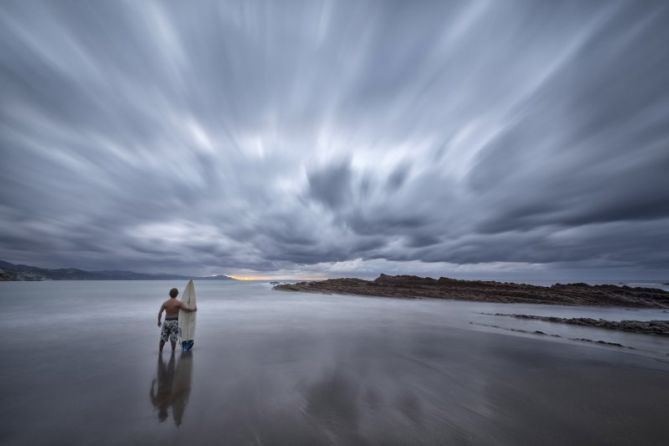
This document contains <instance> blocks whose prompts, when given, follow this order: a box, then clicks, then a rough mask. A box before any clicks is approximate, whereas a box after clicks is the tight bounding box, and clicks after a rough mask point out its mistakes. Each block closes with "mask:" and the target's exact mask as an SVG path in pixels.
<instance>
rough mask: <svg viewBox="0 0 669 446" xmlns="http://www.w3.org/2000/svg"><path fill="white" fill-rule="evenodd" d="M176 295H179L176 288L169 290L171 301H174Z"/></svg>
mask: <svg viewBox="0 0 669 446" xmlns="http://www.w3.org/2000/svg"><path fill="white" fill-rule="evenodd" d="M178 295H179V290H177V289H176V288H172V289H171V290H170V297H171V298H172V299H174V298H175V297H177V296H178Z"/></svg>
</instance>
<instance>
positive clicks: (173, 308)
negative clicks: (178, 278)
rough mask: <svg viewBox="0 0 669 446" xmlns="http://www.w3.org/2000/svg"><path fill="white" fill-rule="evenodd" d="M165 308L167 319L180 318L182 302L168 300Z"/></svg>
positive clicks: (164, 304)
mask: <svg viewBox="0 0 669 446" xmlns="http://www.w3.org/2000/svg"><path fill="white" fill-rule="evenodd" d="M163 308H164V309H165V318H166V319H173V318H176V317H179V309H180V308H181V301H179V300H177V299H172V298H170V299H167V300H166V301H165V302H163Z"/></svg>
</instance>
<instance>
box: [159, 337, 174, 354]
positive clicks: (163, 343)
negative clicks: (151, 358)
mask: <svg viewBox="0 0 669 446" xmlns="http://www.w3.org/2000/svg"><path fill="white" fill-rule="evenodd" d="M163 347H165V341H163V340H162V339H161V340H160V353H162V352H163ZM172 349H173V350H174V348H172Z"/></svg>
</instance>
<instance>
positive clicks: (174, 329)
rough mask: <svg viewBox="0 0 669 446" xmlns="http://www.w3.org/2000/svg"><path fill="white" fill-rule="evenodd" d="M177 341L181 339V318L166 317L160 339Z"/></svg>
mask: <svg viewBox="0 0 669 446" xmlns="http://www.w3.org/2000/svg"><path fill="white" fill-rule="evenodd" d="M168 339H169V340H170V342H177V339H179V320H178V319H165V322H163V329H162V330H160V340H161V341H163V342H167V340H168Z"/></svg>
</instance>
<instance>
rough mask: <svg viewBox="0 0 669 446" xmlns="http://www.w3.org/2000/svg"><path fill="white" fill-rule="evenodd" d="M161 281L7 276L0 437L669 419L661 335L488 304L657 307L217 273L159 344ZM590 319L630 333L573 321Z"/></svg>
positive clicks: (538, 428) (650, 438)
mask: <svg viewBox="0 0 669 446" xmlns="http://www.w3.org/2000/svg"><path fill="white" fill-rule="evenodd" d="M170 285H171V284H170V283H169V282H160V281H156V282H144V281H139V282H66V281H65V282H57V283H56V282H39V283H27V282H23V283H21V282H13V283H12V282H6V283H3V284H0V297H1V298H2V299H3V301H4V302H5V304H6V305H5V308H6V310H5V311H4V312H3V313H2V314H0V333H1V334H2V335H3V337H5V338H6V339H12V342H6V343H4V344H3V345H2V347H1V348H0V353H1V354H2V356H3V357H4V358H6V360H5V361H3V362H2V364H1V365H0V373H1V374H2V377H3V380H2V396H3V397H2V404H1V405H0V415H1V416H2V418H3V420H5V422H4V423H3V425H2V427H1V428H0V439H2V442H3V443H4V444H12V445H29V444H45V443H49V444H54V443H58V444H71V445H77V444H90V443H92V442H99V439H100V438H104V439H105V440H104V444H203V445H204V444H212V443H218V444H279V445H283V444H285V445H294V444H312V445H314V444H324V445H325V444H333V443H334V444H426V445H432V444H434V445H437V444H445V443H456V444H493V443H494V444H509V445H515V444H537V443H541V444H556V445H557V444H564V443H567V442H569V443H572V444H593V443H600V444H630V443H637V444H649V445H652V444H658V445H659V444H663V443H664V440H665V439H666V438H667V435H669V427H667V424H666V423H665V420H664V414H665V413H667V411H668V410H669V385H668V384H669V361H667V359H666V358H668V356H667V353H669V342H667V340H666V339H659V338H658V339H655V338H652V339H653V340H648V338H651V337H649V336H642V335H637V334H632V333H618V332H614V333H611V334H607V333H609V332H608V331H606V330H596V331H594V332H593V331H588V330H594V329H589V328H587V327H585V328H584V327H570V326H560V327H561V329H562V330H566V331H565V332H560V333H562V334H564V337H563V338H560V339H558V338H551V337H548V336H534V335H531V334H527V333H521V332H512V331H510V330H509V329H511V328H520V329H524V330H525V329H526V331H532V330H533V329H534V328H535V327H537V326H539V327H540V328H541V329H542V330H545V331H547V332H551V331H550V329H547V328H546V326H545V325H541V324H548V323H546V322H542V321H522V320H516V319H514V318H509V317H500V316H488V315H485V314H483V313H490V314H494V313H497V312H499V311H500V309H511V310H512V311H514V312H517V313H521V312H522V313H536V314H547V313H546V311H547V308H550V311H551V312H552V313H554V314H561V315H564V316H570V317H571V316H574V315H575V314H581V315H584V316H592V315H593V314H595V312H598V313H597V314H600V315H602V316H603V317H606V318H608V319H616V318H617V319H624V318H637V319H639V318H645V319H653V318H656V317H657V311H659V310H652V309H645V310H644V309H626V310H625V309H622V310H615V309H601V308H600V309H597V308H574V307H562V306H550V307H549V306H541V305H518V304H507V305H504V304H490V303H479V302H457V301H435V300H403V299H387V298H374V297H355V296H328V295H319V294H304V293H293V292H277V291H273V290H272V289H271V285H269V284H268V283H253V282H249V283H240V282H234V283H211V282H210V283H200V284H198V285H197V286H198V290H199V295H198V299H199V304H198V305H199V313H198V318H199V325H198V337H197V340H196V346H195V349H194V350H193V352H192V354H191V355H188V356H182V355H181V353H180V352H177V353H176V354H175V356H174V357H171V355H170V354H169V352H168V351H166V352H165V353H163V355H162V357H159V356H158V353H157V340H158V332H157V328H156V327H155V321H154V319H155V312H156V310H157V305H158V304H159V301H160V299H158V298H156V296H159V295H160V294H162V293H161V292H162V291H164V289H167V288H168V287H169V286H170ZM53 296H58V297H59V300H58V301H55V300H54V299H53ZM37 304H39V305H41V307H42V308H44V312H40V313H37V314H36V313H35V312H34V308H35V305H37ZM504 321H507V322H504ZM485 324H488V325H499V326H501V327H503V328H502V329H499V328H490V327H486V326H484V325H485ZM504 324H506V325H504ZM528 324H529V325H528ZM531 324H539V325H531ZM583 330H585V332H584V331H583ZM584 333H585V334H584ZM583 336H587V337H590V338H593V339H606V340H615V341H616V342H620V343H622V344H625V345H630V346H635V347H636V348H637V350H636V351H631V350H625V349H620V348H614V347H610V346H605V345H596V344H592V345H591V344H585V343H578V342H572V341H569V340H568V339H567V338H568V337H583ZM623 384H624V385H623Z"/></svg>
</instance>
